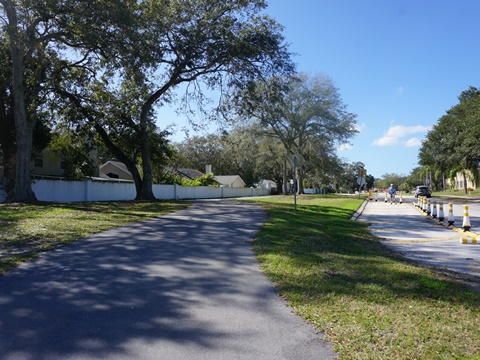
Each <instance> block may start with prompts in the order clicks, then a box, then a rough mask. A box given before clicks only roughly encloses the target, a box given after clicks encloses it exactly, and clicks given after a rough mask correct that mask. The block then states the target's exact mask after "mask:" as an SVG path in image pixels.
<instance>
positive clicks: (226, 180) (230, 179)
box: [213, 175, 246, 188]
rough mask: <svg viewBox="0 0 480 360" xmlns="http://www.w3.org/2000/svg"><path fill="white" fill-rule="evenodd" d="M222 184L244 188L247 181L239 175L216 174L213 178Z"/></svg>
mask: <svg viewBox="0 0 480 360" xmlns="http://www.w3.org/2000/svg"><path fill="white" fill-rule="evenodd" d="M213 179H214V180H215V181H216V182H218V184H219V185H220V186H225V187H232V188H243V187H245V186H246V184H245V182H244V181H243V180H242V178H241V177H240V176H238V175H216V176H215V177H214V178H213Z"/></svg>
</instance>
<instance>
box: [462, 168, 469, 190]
mask: <svg viewBox="0 0 480 360" xmlns="http://www.w3.org/2000/svg"><path fill="white" fill-rule="evenodd" d="M462 176H463V187H464V188H465V194H468V183H467V174H466V171H465V170H462Z"/></svg>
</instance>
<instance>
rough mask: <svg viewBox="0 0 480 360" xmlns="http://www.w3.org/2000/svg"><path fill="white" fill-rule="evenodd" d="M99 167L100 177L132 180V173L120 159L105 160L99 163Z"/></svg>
mask: <svg viewBox="0 0 480 360" xmlns="http://www.w3.org/2000/svg"><path fill="white" fill-rule="evenodd" d="M99 169H100V174H99V176H100V177H101V178H104V179H118V180H129V181H133V176H132V173H131V172H130V171H128V169H127V167H126V166H125V164H124V163H122V162H120V161H107V162H106V163H104V164H102V165H100V166H99Z"/></svg>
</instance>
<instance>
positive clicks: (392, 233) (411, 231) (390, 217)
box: [357, 197, 480, 277]
mask: <svg viewBox="0 0 480 360" xmlns="http://www.w3.org/2000/svg"><path fill="white" fill-rule="evenodd" d="M381 200H383V198H381ZM405 200H406V202H404V203H402V204H400V203H399V199H397V202H396V203H395V204H390V203H389V202H384V201H378V202H375V201H371V202H365V203H364V206H363V207H362V208H361V209H360V210H359V212H358V214H357V219H358V220H359V221H365V222H367V223H369V228H370V230H371V231H372V233H373V234H374V235H376V236H378V237H379V238H381V239H382V242H383V244H385V245H386V246H388V247H389V248H391V249H393V250H395V251H397V252H399V253H400V254H402V255H403V256H404V257H406V258H409V259H411V260H414V261H417V262H419V263H422V264H425V265H429V266H432V267H435V268H438V269H441V270H451V271H454V272H458V273H462V274H467V275H470V276H475V277H480V244H471V243H467V244H463V243H462V241H461V239H462V238H467V240H471V238H478V239H479V241H480V235H478V234H477V232H478V224H479V218H478V216H477V214H472V215H473V216H472V217H471V224H472V229H473V232H472V231H471V232H463V231H462V229H461V223H462V219H460V221H459V219H458V218H457V220H456V223H458V222H460V225H458V226H459V227H454V228H452V227H448V226H447V225H448V221H444V222H440V221H438V219H433V218H432V217H431V216H427V214H425V213H424V212H422V211H421V210H420V209H419V208H417V207H415V206H414V205H413V204H412V201H413V200H414V199H413V198H409V197H407V198H406V199H405ZM444 215H445V216H447V217H448V213H447V212H445V214H444ZM454 229H455V230H454Z"/></svg>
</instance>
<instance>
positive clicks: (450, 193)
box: [432, 189, 480, 199]
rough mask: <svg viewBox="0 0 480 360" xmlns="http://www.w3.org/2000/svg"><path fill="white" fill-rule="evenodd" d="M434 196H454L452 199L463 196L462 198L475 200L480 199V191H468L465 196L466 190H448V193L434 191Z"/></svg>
mask: <svg viewBox="0 0 480 360" xmlns="http://www.w3.org/2000/svg"><path fill="white" fill-rule="evenodd" d="M432 196H434V197H447V198H448V197H449V196H452V197H456V196H462V197H465V198H466V199H468V198H473V199H475V198H476V199H478V198H480V189H475V190H472V191H468V192H467V193H466V194H465V190H463V189H461V190H447V191H434V192H432Z"/></svg>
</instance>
